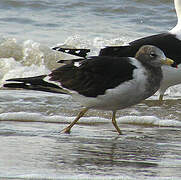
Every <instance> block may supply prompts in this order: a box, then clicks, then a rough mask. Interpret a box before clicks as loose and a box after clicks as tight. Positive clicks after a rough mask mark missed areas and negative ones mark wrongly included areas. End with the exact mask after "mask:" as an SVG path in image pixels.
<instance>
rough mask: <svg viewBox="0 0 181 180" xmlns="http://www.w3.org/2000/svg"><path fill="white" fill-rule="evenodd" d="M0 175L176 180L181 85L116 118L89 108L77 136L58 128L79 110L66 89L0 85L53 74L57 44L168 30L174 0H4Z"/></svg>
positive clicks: (84, 44)
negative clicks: (64, 92)
mask: <svg viewBox="0 0 181 180" xmlns="http://www.w3.org/2000/svg"><path fill="white" fill-rule="evenodd" d="M0 10H1V11H0V25H1V31H0V35H1V36H0V87H1V88H0V179H2V180H4V179H16V180H17V179H33V180H34V179H38V180H39V179H50V180H52V179H56V180H58V179H63V180H64V179H82V180H86V179H91V180H92V179H96V180H97V179H101V180H102V179H106V180H107V179H108V180H112V179H119V180H120V179H121V180H122V179H124V180H134V179H141V180H143V179H144V180H145V179H147V180H167V179H168V180H170V179H172V180H179V179H180V177H181V171H180V169H181V158H180V157H181V145H180V141H181V111H180V109H181V98H180V96H181V90H180V89H181V88H180V87H181V86H180V85H177V86H174V87H171V88H169V89H168V90H167V92H166V95H165V97H164V98H165V100H164V103H163V105H162V106H160V105H158V103H157V99H158V95H157V94H155V95H154V96H152V97H151V98H149V99H148V100H146V101H144V102H142V103H140V104H138V105H136V106H134V107H131V108H128V109H125V110H122V111H119V112H118V114H117V121H118V124H119V126H120V128H121V130H122V131H123V135H122V136H118V135H117V132H115V130H114V128H113V126H112V123H111V120H110V119H111V113H110V112H105V111H96V110H91V111H89V112H88V113H87V114H86V115H85V117H83V118H82V119H81V120H80V121H79V123H78V124H77V125H75V127H74V128H73V129H72V132H71V134H61V133H60V131H61V129H63V128H64V127H66V126H67V125H68V124H69V123H70V122H71V121H72V120H73V119H74V118H75V116H76V115H77V113H78V112H79V111H80V109H81V106H80V105H79V103H77V102H75V101H73V99H72V98H71V97H70V96H68V95H61V94H60V95H58V94H51V93H44V92H35V91H27V90H7V89H4V88H2V85H3V83H5V80H6V79H9V78H15V77H28V76H36V75H41V74H47V73H49V72H50V71H51V70H53V69H54V68H56V67H59V66H60V64H58V63H57V61H58V60H60V59H69V58H73V56H70V55H66V54H63V53H60V52H56V51H53V50H51V48H52V47H54V46H57V45H64V46H69V47H76V48H91V50H92V51H91V53H90V55H96V54H98V52H99V50H100V48H102V47H104V46H106V45H122V44H126V43H128V42H129V41H132V40H135V39H138V38H141V37H144V36H148V35H153V34H157V33H161V32H166V31H168V30H170V29H172V28H173V27H174V26H175V25H176V23H177V18H176V14H175V8H174V4H173V0H120V1H117V0H110V1H107V0H100V1H95V0H92V1H90V0H84V1H81V0H70V1H64V0H29V1H27V0H1V1H0Z"/></svg>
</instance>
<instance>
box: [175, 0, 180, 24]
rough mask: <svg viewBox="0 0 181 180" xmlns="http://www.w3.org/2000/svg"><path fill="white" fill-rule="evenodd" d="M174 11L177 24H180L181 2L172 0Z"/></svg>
mask: <svg viewBox="0 0 181 180" xmlns="http://www.w3.org/2000/svg"><path fill="white" fill-rule="evenodd" d="M174 4H175V10H176V13H177V18H178V24H180V23H181V0H174Z"/></svg>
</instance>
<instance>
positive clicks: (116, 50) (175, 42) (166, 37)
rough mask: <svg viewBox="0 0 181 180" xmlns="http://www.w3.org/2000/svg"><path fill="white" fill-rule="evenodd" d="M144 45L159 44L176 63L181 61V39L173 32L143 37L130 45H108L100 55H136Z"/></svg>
mask: <svg viewBox="0 0 181 180" xmlns="http://www.w3.org/2000/svg"><path fill="white" fill-rule="evenodd" d="M143 45H154V46H157V47H158V48H160V49H161V50H162V51H163V52H164V53H165V55H166V56H167V57H168V58H171V59H173V60H174V62H175V64H180V63H181V51H180V49H181V41H180V40H179V39H178V38H177V37H176V35H174V34H171V33H162V34H157V35H153V36H148V37H145V38H141V39H138V40H135V41H132V42H130V43H129V46H117V47H114V46H113V47H106V48H104V49H101V51H100V54H99V56H116V57H134V56H135V54H136V52H137V51H138V49H139V48H140V47H141V46H143ZM175 64H174V65H173V66H175Z"/></svg>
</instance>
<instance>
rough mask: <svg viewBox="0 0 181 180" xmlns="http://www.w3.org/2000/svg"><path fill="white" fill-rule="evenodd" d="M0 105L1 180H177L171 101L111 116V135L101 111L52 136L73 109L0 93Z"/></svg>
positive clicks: (55, 101)
mask: <svg viewBox="0 0 181 180" xmlns="http://www.w3.org/2000/svg"><path fill="white" fill-rule="evenodd" d="M0 98H1V102H0V107H1V114H0V120H1V121H0V142H1V147H0V151H1V153H0V159H1V161H0V178H1V179H3V178H8V179H11V178H15V179H28V178H32V179H103V178H105V179H130V180H132V179H137V178H139V179H170V178H172V179H180V176H181V172H180V168H181V163H180V161H181V159H180V155H181V151H180V149H181V146H180V141H181V136H180V134H181V128H180V127H181V121H180V115H181V111H179V109H180V108H181V107H180V106H181V105H180V104H181V103H180V101H181V100H179V99H178V100H177V99H175V100H173V99H170V100H169V99H168V100H165V101H164V104H163V105H162V106H157V105H156V100H152V99H149V100H147V101H146V103H141V104H139V105H136V106H134V107H132V108H129V109H126V110H122V111H119V112H118V114H117V121H118V124H119V126H120V128H121V130H122V131H123V135H117V132H116V131H115V129H114V128H113V125H112V123H111V120H110V117H111V113H110V112H101V111H89V112H88V113H87V115H86V116H85V117H83V118H82V119H81V120H80V122H79V123H78V124H77V125H75V127H73V129H72V132H71V134H62V133H60V131H61V130H62V129H63V128H64V127H66V126H67V125H68V123H69V122H71V121H72V120H73V118H74V117H75V116H76V114H77V113H78V111H79V110H80V109H81V107H80V106H79V104H78V103H76V102H74V101H73V100H72V99H71V98H70V97H69V96H67V95H54V94H50V93H40V92H33V91H24V90H23V91H21V90H2V91H1V93H0ZM154 98H156V97H154Z"/></svg>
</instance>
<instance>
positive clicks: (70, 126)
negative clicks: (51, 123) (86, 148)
mask: <svg viewBox="0 0 181 180" xmlns="http://www.w3.org/2000/svg"><path fill="white" fill-rule="evenodd" d="M87 111H88V108H85V109H83V110H82V111H80V112H79V114H78V115H77V117H76V118H75V119H74V121H73V122H71V123H70V125H69V126H68V127H66V128H65V129H63V130H62V131H61V132H63V133H70V130H71V128H72V127H73V126H74V124H76V123H77V121H78V120H79V119H80V118H81V117H82V116H83V115H84V114H85V113H86V112H87Z"/></svg>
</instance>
